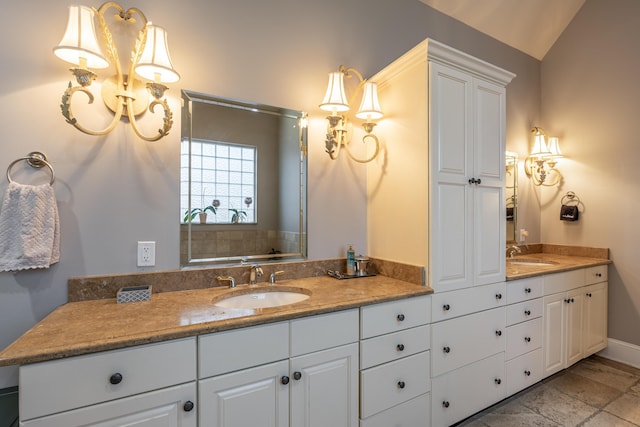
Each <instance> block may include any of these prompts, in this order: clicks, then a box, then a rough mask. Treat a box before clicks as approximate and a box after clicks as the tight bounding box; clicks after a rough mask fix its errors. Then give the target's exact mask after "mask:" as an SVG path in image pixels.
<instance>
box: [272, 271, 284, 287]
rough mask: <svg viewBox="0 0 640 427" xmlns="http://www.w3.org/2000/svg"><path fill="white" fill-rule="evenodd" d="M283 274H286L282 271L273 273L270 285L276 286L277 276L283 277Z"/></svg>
mask: <svg viewBox="0 0 640 427" xmlns="http://www.w3.org/2000/svg"><path fill="white" fill-rule="evenodd" d="M283 274H284V271H282V270H278V271H274V272H273V273H271V274H270V275H269V284H271V285H275V284H276V276H282V275H283Z"/></svg>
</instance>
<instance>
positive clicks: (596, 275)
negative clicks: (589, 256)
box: [584, 265, 609, 285]
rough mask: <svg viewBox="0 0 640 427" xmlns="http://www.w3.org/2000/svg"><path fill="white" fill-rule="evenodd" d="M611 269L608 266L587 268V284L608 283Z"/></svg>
mask: <svg viewBox="0 0 640 427" xmlns="http://www.w3.org/2000/svg"><path fill="white" fill-rule="evenodd" d="M608 271H609V267H608V266H606V265H596V266H595V267H589V268H585V269H584V272H585V274H584V275H585V283H586V284H587V285H592V284H594V283H600V282H606V281H607V273H608Z"/></svg>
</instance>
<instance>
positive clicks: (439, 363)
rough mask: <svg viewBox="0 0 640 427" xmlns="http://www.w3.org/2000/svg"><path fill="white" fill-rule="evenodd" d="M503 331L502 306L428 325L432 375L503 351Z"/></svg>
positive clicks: (504, 339) (503, 316)
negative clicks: (429, 329)
mask: <svg viewBox="0 0 640 427" xmlns="http://www.w3.org/2000/svg"><path fill="white" fill-rule="evenodd" d="M505 329H506V327H505V308H504V307H500V308H494V309H493V310H487V311H482V312H480V313H476V314H470V315H468V316H464V317H458V318H456V319H451V320H447V321H446V322H440V323H436V324H434V325H431V353H432V354H431V360H432V362H433V363H432V365H431V368H432V370H433V375H434V376H437V375H440V374H443V373H445V372H448V371H451V370H453V369H456V368H459V367H461V366H464V365H467V364H469V363H472V362H474V361H476V360H479V359H483V358H485V357H488V356H491V355H493V354H496V353H499V352H503V351H504V349H505V345H506V331H505Z"/></svg>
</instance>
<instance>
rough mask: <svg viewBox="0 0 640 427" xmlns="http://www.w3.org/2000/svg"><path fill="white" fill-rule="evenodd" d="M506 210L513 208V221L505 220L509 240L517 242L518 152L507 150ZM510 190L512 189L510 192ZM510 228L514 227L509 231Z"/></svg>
mask: <svg viewBox="0 0 640 427" xmlns="http://www.w3.org/2000/svg"><path fill="white" fill-rule="evenodd" d="M505 166H506V174H505V177H506V179H505V196H506V197H505V199H506V200H505V211H506V210H507V209H509V208H512V209H513V214H512V217H513V219H512V220H511V221H508V220H506V221H505V227H506V233H507V234H506V236H507V242H513V243H515V242H516V241H517V240H516V239H517V236H516V233H517V230H518V153H514V152H512V151H507V152H506V154H505ZM509 190H512V191H511V192H509ZM505 214H506V212H505ZM509 228H513V230H512V232H511V233H510V232H509Z"/></svg>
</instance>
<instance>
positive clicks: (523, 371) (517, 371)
mask: <svg viewBox="0 0 640 427" xmlns="http://www.w3.org/2000/svg"><path fill="white" fill-rule="evenodd" d="M506 370H507V395H509V396H511V395H512V394H515V393H517V392H519V391H520V390H523V389H525V388H527V387H529V386H530V385H533V384H535V383H537V382H538V381H540V380H541V379H542V349H541V348H539V349H537V350H534V351H532V352H530V353H527V354H523V355H522V356H519V357H516V358H515V359H512V360H509V361H508V362H507V363H506Z"/></svg>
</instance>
